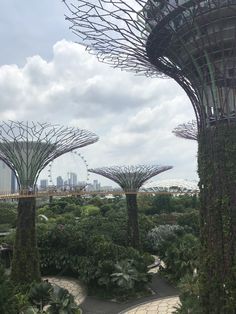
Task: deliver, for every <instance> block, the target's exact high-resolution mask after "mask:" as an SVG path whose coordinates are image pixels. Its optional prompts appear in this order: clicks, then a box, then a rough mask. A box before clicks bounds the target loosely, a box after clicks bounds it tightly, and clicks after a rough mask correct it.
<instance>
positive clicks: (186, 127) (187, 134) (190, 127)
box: [172, 120, 198, 141]
mask: <svg viewBox="0 0 236 314" xmlns="http://www.w3.org/2000/svg"><path fill="white" fill-rule="evenodd" d="M172 133H174V134H175V135H176V136H177V137H182V138H185V139H187V140H194V141H197V139H198V128H197V121H196V120H192V121H188V122H186V123H182V124H179V125H178V126H177V127H176V128H174V130H173V131H172Z"/></svg>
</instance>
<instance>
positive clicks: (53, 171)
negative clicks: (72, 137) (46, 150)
mask: <svg viewBox="0 0 236 314" xmlns="http://www.w3.org/2000/svg"><path fill="white" fill-rule="evenodd" d="M46 177H47V179H46ZM88 181H89V172H88V164H87V161H86V159H85V158H84V156H83V155H82V154H81V153H79V152H78V151H76V150H74V151H71V152H69V153H67V154H64V155H62V156H60V157H58V158H55V159H54V160H53V161H52V162H51V163H50V164H49V165H48V166H47V167H46V169H45V170H44V171H43V172H42V174H41V175H40V178H39V189H40V190H43V189H49V190H54V191H58V192H59V191H79V190H83V189H85V187H86V186H87V184H88Z"/></svg>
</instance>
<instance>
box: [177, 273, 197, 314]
mask: <svg viewBox="0 0 236 314" xmlns="http://www.w3.org/2000/svg"><path fill="white" fill-rule="evenodd" d="M178 286H179V288H180V290H181V293H180V302H181V305H180V306H179V308H178V309H177V311H176V314H201V313H203V311H202V310H201V308H200V301H199V286H198V277H197V276H193V275H190V274H187V275H186V276H185V277H183V278H182V279H181V280H180V283H179V285H178Z"/></svg>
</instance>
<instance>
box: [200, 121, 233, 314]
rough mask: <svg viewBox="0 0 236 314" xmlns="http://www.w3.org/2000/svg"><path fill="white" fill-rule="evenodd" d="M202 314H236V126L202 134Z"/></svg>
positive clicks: (227, 126) (205, 131)
mask: <svg viewBox="0 0 236 314" xmlns="http://www.w3.org/2000/svg"><path fill="white" fill-rule="evenodd" d="M198 156H199V157H198V167H199V177H200V183H199V187H200V199H201V209H200V218H201V220H200V227H201V244H202V245H201V253H200V254H201V256H200V292H201V295H200V298H201V302H202V313H227V314H230V313H235V308H236V306H235V302H236V126H235V125H234V124H230V125H228V124H225V123H219V124H217V125H215V126H212V127H211V128H207V129H206V130H204V131H202V132H200V134H199V153H198Z"/></svg>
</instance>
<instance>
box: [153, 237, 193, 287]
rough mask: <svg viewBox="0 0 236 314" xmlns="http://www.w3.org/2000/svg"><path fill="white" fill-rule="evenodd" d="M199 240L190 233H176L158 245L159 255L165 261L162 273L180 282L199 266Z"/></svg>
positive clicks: (173, 280) (171, 279)
mask: <svg viewBox="0 0 236 314" xmlns="http://www.w3.org/2000/svg"><path fill="white" fill-rule="evenodd" d="M198 255H199V240H198V238H196V237H195V236H194V235H192V234H190V233H185V234H175V235H173V236H172V237H170V238H169V239H168V240H166V241H163V242H162V244H161V245H159V247H158V256H159V257H160V259H161V260H162V261H163V262H164V263H165V268H164V269H162V273H163V274H164V275H165V276H166V277H167V278H168V279H169V280H170V281H172V282H175V283H178V282H179V281H180V279H181V278H183V277H184V276H185V275H187V274H190V275H191V274H193V272H194V270H195V269H197V268H198Z"/></svg>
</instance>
